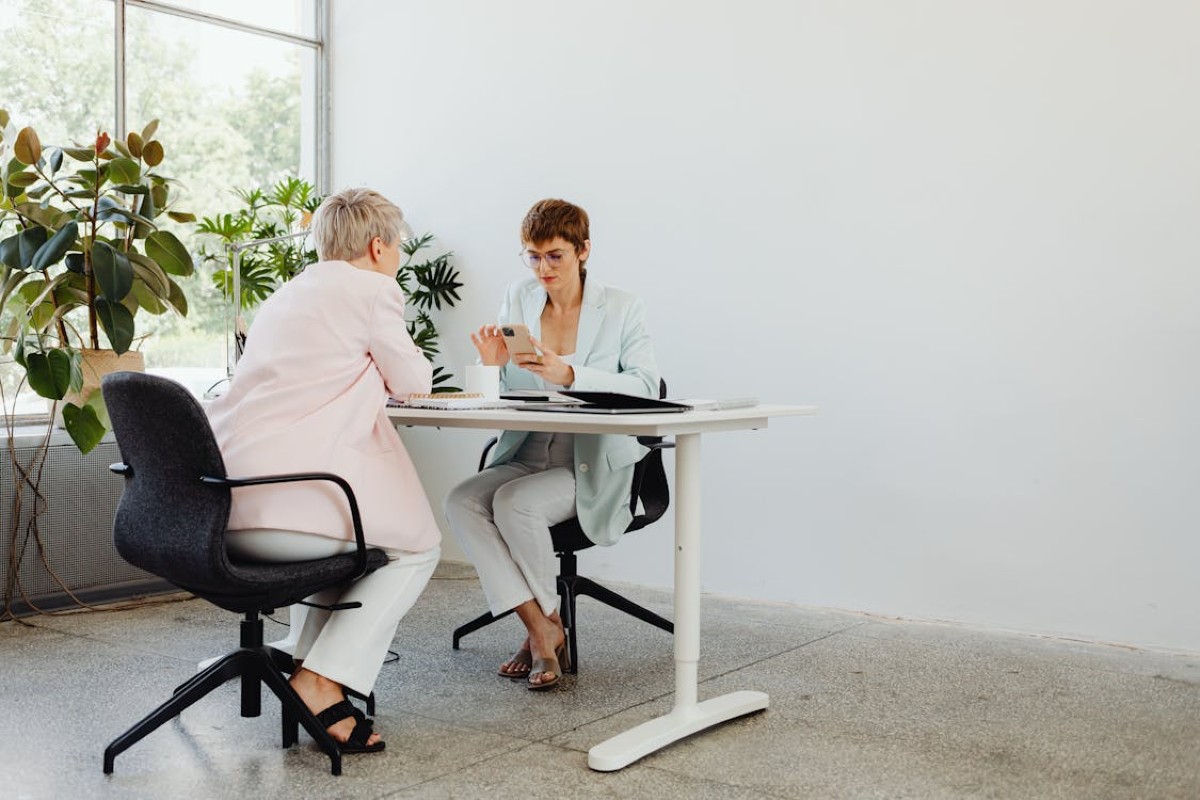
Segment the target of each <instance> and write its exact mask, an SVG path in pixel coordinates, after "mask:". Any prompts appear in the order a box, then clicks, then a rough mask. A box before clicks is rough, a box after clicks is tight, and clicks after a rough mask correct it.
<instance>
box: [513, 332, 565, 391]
mask: <svg viewBox="0 0 1200 800" xmlns="http://www.w3.org/2000/svg"><path fill="white" fill-rule="evenodd" d="M529 341H531V342H533V346H534V347H536V348H537V349H538V350H540V351H541V353H542V357H541V360H540V361H539V360H538V357H537V356H535V355H530V354H524V353H522V354H519V355H517V356H516V359H517V366H519V367H521V368H522V369H527V370H529V371H530V372H532V373H533V374H534V375H537V376H538V377H540V378H541V379H542V380H544V381H546V382H547V383H553V384H557V385H559V386H570V385H571V384H572V383H574V382H575V370H574V369H573V368H572V367H571V365H570V364H568V363H567V362H565V361H563V360H562V357H561V356H559V354H558V353H556V352H554V351H553V350H551V349H549V348H548V347H546V345H544V344H542V343H541V342H539V341H538V340H537V339H535V338H533V337H532V336H530V337H529Z"/></svg>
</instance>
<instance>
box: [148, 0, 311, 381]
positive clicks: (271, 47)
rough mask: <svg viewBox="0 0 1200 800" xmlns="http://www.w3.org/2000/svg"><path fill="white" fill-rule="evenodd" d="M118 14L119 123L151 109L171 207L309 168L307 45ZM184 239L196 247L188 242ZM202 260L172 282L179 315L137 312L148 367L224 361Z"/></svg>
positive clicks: (212, 209) (197, 206)
mask: <svg viewBox="0 0 1200 800" xmlns="http://www.w3.org/2000/svg"><path fill="white" fill-rule="evenodd" d="M253 5H257V4H256V3H255V4H251V3H242V6H246V7H249V6H253ZM287 5H288V7H289V8H291V7H292V6H293V5H294V3H290V2H289V3H288V4H287ZM126 22H127V31H128V33H127V39H126V41H127V52H128V54H127V56H126V65H127V74H128V78H127V84H128V111H127V117H128V120H129V128H130V130H138V129H140V127H141V126H143V125H145V124H146V123H147V122H149V121H150V120H151V119H160V120H161V123H160V126H159V129H158V133H157V137H158V138H159V139H160V140H161V141H162V143H163V145H164V147H165V149H166V158H165V159H164V160H163V164H162V166H161V168H160V170H161V171H162V173H163V174H165V175H168V176H170V177H172V178H175V179H177V180H178V181H179V183H178V185H177V187H176V191H177V197H176V201H175V202H176V206H175V208H176V210H180V211H190V212H192V213H194V214H196V216H197V217H198V218H203V217H212V216H216V215H219V214H225V213H233V212H236V211H237V209H238V208H239V206H240V202H241V201H240V200H239V199H238V197H237V196H236V195H235V194H234V190H236V189H248V188H253V187H257V186H263V185H269V184H271V183H274V182H275V181H278V180H279V179H280V178H283V177H285V176H288V175H299V176H301V177H305V178H307V179H309V180H312V179H313V177H314V172H315V170H314V163H315V152H316V151H315V141H314V136H313V131H314V127H315V126H314V116H313V114H314V111H313V109H314V108H315V102H314V99H313V95H314V81H315V51H314V50H313V49H312V48H309V47H305V46H299V45H292V44H288V43H286V42H282V41H279V40H277V39H271V38H269V37H264V36H259V35H255V34H249V33H244V32H241V31H235V30H231V29H228V28H222V27H219V26H215V25H211V24H208V23H203V22H198V21H195V20H190V19H186V18H182V17H174V16H170V15H166V14H161V13H155V12H153V11H149V10H145V9H138V8H130V9H129V11H128V14H127V18H126ZM231 54H236V58H234V57H231ZM181 233H182V231H181ZM187 243H188V244H189V246H190V249H191V250H192V251H193V252H196V250H197V249H198V246H199V241H197V240H192V241H189V242H187ZM213 268H214V267H213V266H212V265H202V264H200V263H199V262H198V263H197V274H196V275H195V276H193V277H191V278H187V279H184V282H183V283H182V284H181V285H182V286H183V289H184V292H185V293H186V294H187V298H188V306H189V311H188V316H187V318H186V319H184V320H180V319H177V318H175V317H174V316H172V315H163V316H160V317H148V316H147V317H146V319H145V320H143V316H144V315H139V316H138V326H139V329H140V330H141V331H145V332H149V331H152V330H153V331H156V335H154V336H152V337H150V338H149V339H147V340H146V344H145V346H144V347H143V349H144V350H145V352H146V364H147V367H157V368H162V367H208V368H217V367H220V368H222V369H223V368H224V367H225V363H226V356H225V346H226V337H225V329H226V307H225V306H226V304H225V301H224V299H223V298H222V296H221V294H220V293H219V291H218V290H217V289H216V288H215V287H214V285H213V282H212V272H213Z"/></svg>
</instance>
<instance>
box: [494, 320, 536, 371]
mask: <svg viewBox="0 0 1200 800" xmlns="http://www.w3.org/2000/svg"><path fill="white" fill-rule="evenodd" d="M500 333H501V335H503V336H504V344H505V345H506V346H507V347H508V355H509V360H510V361H511V362H512V363H513V364H514V365H515V364H516V363H517V356H518V355H526V354H528V353H532V354H534V355H536V356H537V360H538V363H539V364H540V363H541V361H542V356H541V354H540V353H538V351H537V348H535V347H534V346H533V342H531V341H529V328H527V327H525V326H524V325H522V324H521V323H519V322H516V323H513V324H512V325H501V326H500Z"/></svg>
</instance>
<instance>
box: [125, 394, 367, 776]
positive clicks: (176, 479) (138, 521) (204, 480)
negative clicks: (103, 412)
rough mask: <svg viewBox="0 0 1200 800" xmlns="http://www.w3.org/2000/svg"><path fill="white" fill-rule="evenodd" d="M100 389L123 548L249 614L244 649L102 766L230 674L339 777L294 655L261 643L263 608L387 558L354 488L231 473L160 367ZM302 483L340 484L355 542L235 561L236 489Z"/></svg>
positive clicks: (168, 705) (141, 563)
mask: <svg viewBox="0 0 1200 800" xmlns="http://www.w3.org/2000/svg"><path fill="white" fill-rule="evenodd" d="M102 389H103V392H104V400H105V402H106V403H107V405H108V413H109V416H110V418H111V420H112V427H113V431H114V433H115V434H116V437H117V445H118V447H119V448H120V450H121V463H118V464H113V465H112V467H111V469H112V470H113V472H116V473H118V474H120V475H123V476H124V477H125V491H124V493H123V494H122V495H121V501H120V505H119V506H118V507H117V514H116V520H115V522H114V524H113V539H114V541H115V542H116V546H117V552H119V553H120V554H121V556H122V557H123V558H124V559H125V560H126V561H128V562H129V563H131V564H133V565H134V566H137V567H140V568H142V569H144V570H146V571H147V572H151V573H153V574H155V575H159V576H161V577H163V578H166V579H167V580H168V581H170V582H171V583H173V584H175V585H176V586H178V587H180V588H181V589H185V590H187V591H189V592H191V593H193V594H195V595H198V596H199V597H202V598H204V599H205V600H208V601H209V602H210V603H214V604H215V605H218V606H220V607H221V608H224V609H226V610H228V611H234V612H237V613H239V614H243V615H244V618H243V620H242V624H241V646H240V647H239V648H238V649H237V650H234V651H233V652H231V653H229V654H228V655H226V656H224V657H222V658H220V659H218V660H217V661H216V662H215V663H214V664H212V665H211V666H209V667H207V668H206V669H204V670H203V671H201V672H199V673H197V674H196V675H195V676H193V677H192V678H191V679H189V680H188V681H186V682H185V683H184V684H182V685H181V686H180V687H178V688H177V689H176V690H175V694H174V696H172V697H171V698H170V699H169V700H167V701H166V702H165V703H163V704H162V705H160V706H159V707H158V708H156V709H155V710H154V711H153V712H151V713H150V714H149V715H148V716H147V717H145V719H143V720H142V721H141V722H139V723H137V724H136V725H134V726H133V727H132V728H130V729H129V730H128V731H126V732H125V733H123V734H121V735H120V736H119V737H117V738H116V739H114V740H113V742H112V743H111V744H110V745H109V746H108V747H107V748H106V749H105V751H104V772H105V773H111V772H112V771H113V762H114V760H115V759H116V757H117V755H118V754H120V753H121V752H123V751H125V750H126V749H128V748H129V747H131V746H132V745H133V744H135V743H136V742H138V741H140V740H141V739H142V738H144V737H145V736H147V735H148V734H150V733H151V732H152V731H153V730H154V729H155V728H157V727H158V726H160V725H162V724H163V723H164V722H166V721H167V720H170V719H172V718H174V717H176V716H178V715H179V714H180V713H182V712H183V710H184V709H186V708H187V707H188V706H190V705H192V704H193V703H195V702H196V701H197V700H199V699H200V698H202V697H204V696H205V695H207V694H208V693H209V692H211V691H213V690H214V689H216V688H217V687H218V686H221V685H222V684H224V683H225V682H226V681H228V680H231V679H233V678H241V685H242V694H241V713H242V716H243V717H257V716H258V715H259V714H260V713H261V706H262V697H261V685H262V684H263V683H265V684H266V685H267V686H268V687H269V688H270V689H271V691H272V692H274V693H275V695H276V696H277V697H278V698H279V700H280V702H281V703H282V705H283V715H282V716H283V746H284V747H290V746H291V745H293V744H295V743H296V742H297V740H298V739H299V731H298V728H297V724H300V725H303V726H304V729H305V730H307V731H308V733H309V734H310V735H311V736H312V738H313V739H314V740H316V742H317V744H318V745H319V746H320V748H321V749H322V750H323V751H324V752H325V753H326V754H327V755H328V756H329V759H330V770H331V772H332V773H333V774H334V775H340V774H341V771H342V762H341V751H340V750H339V748H338V745H337V743H336V742H335V741H334V740H333V738H332V737H331V736H329V734H328V733H326V731H325V727H324V726H323V725H321V724H320V723H319V722H318V721H317V718H316V717H315V716H314V715H313V714H312V712H310V711H309V710H308V707H307V706H305V705H304V702H303V701H302V700H301V699H300V697H299V696H298V695H297V694H296V693H295V692H294V691H293V690H292V688H291V686H290V685H289V684H288V682H287V680H286V679H285V678H284V676H283V674H284V673H285V672H288V671H290V670H291V668H292V660H291V658H290V657H289V656H287V655H286V654H284V653H282V652H280V651H278V650H274V649H273V648H270V647H267V646H265V645H264V644H263V623H262V619H261V618H260V616H259V615H260V614H264V613H270V612H271V611H272V610H274V609H277V608H282V607H284V606H288V605H291V604H293V603H298V602H302V601H303V600H304V598H306V597H308V596H309V595H311V594H313V593H314V592H318V591H320V590H322V589H327V588H330V587H333V586H338V585H342V584H347V583H349V582H351V581H354V580H357V579H358V578H360V577H362V576H363V575H365V574H367V573H368V572H371V571H373V570H376V569H378V568H379V567H381V566H383V565H384V564H386V563H387V556H386V555H385V554H384V553H383V551H382V550H378V549H375V548H367V546H366V543H365V541H364V539H363V531H362V523H361V520H360V518H359V512H358V504H357V502H356V501H355V499H354V492H353V490H352V489H351V488H350V485H349V484H348V483H346V481H344V480H342V479H341V478H339V477H338V476H336V475H332V474H329V473H320V472H314V473H304V474H289V475H272V476H264V477H252V478H229V477H227V476H226V474H225V463H224V461H223V460H222V459H221V453H220V451H219V450H218V449H217V443H216V441H215V439H214V438H213V433H212V429H211V428H210V427H209V424H208V419H207V417H205V415H204V411H203V409H201V408H200V405H199V404H198V403H197V402H196V401H195V400H194V399H193V398H192V396H191V395H190V394H188V392H187V390H185V389H184V388H183V387H182V386H180V385H179V384H177V383H175V382H173V381H170V380H167V379H165V378H159V377H155V376H153V375H144V374H140V373H133V372H118V373H114V374H112V375H109V376H107V377H105V378H104V380H103V383H102ZM296 481H330V482H333V483H335V484H337V485H338V486H339V487H340V488H341V489H342V491H343V492H344V493H345V495H346V500H347V502H348V503H349V506H350V514H351V518H352V520H353V523H354V536H355V539H356V541H357V544H358V549H357V550H356V551H355V552H353V553H347V554H345V555H339V556H334V557H332V558H323V559H318V560H315V561H300V562H294V563H280V564H274V563H272V564H263V563H253V564H250V563H238V562H235V561H231V560H230V559H229V556H228V555H227V554H226V551H225V538H224V537H225V528H226V525H227V524H228V522H229V508H230V490H231V489H232V488H234V487H237V486H255V485H260V484H267V483H291V482H296ZM360 606H361V604H360V603H343V604H337V605H333V606H323V608H328V609H330V610H333V611H341V610H343V609H347V608H358V607H360Z"/></svg>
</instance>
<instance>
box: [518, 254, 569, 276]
mask: <svg viewBox="0 0 1200 800" xmlns="http://www.w3.org/2000/svg"><path fill="white" fill-rule="evenodd" d="M517 255H518V256H519V257H520V259H521V263H522V264H524V265H525V266H527V267H529V269H531V270H533V271H534V272H537V271H538V269H539V268H540V267H541V266H542V264H545V265H546V268H547V269H550V270H557V269H558V268H559V267H561V266H562V265H563V262H564V261H565V260H566V258H567V255H566V253H564V252H563V251H562V250H551V251H550V252H549V253H535V252H533V251H532V250H522V251H521V252H520V253H518V254H517Z"/></svg>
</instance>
